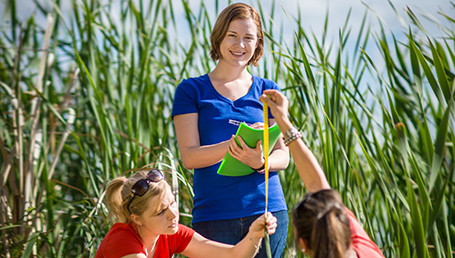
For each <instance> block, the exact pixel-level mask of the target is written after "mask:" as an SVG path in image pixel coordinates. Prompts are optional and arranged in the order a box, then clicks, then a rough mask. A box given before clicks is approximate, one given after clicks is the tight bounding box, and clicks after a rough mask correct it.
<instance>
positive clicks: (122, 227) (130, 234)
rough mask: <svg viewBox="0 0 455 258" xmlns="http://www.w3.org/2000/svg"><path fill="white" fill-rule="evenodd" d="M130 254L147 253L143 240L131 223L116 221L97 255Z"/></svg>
mask: <svg viewBox="0 0 455 258" xmlns="http://www.w3.org/2000/svg"><path fill="white" fill-rule="evenodd" d="M125 243H128V246H125ZM98 253H100V255H99V254H98ZM129 254H145V252H144V248H143V246H142V242H141V240H140V238H139V236H138V235H137V233H136V231H135V230H134V228H133V226H132V225H131V223H128V224H125V223H115V224H114V226H112V228H111V229H110V230H109V232H108V233H107V234H106V236H105V238H104V239H103V241H102V242H101V245H100V247H99V249H98V251H97V256H96V257H123V256H125V255H129Z"/></svg>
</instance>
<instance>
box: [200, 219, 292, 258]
mask: <svg viewBox="0 0 455 258" xmlns="http://www.w3.org/2000/svg"><path fill="white" fill-rule="evenodd" d="M272 214H273V216H275V217H276V218H277V220H278V221H277V228H276V231H275V234H273V235H271V236H270V250H271V251H272V257H273V258H281V256H282V254H283V251H284V248H285V246H286V238H287V235H288V224H289V218H288V214H287V211H278V212H272ZM259 216H260V215H254V216H250V217H245V218H239V219H230V220H215V221H203V222H198V223H194V224H193V229H194V230H196V232H198V233H199V234H201V235H202V236H204V237H206V238H208V239H211V240H214V241H217V242H221V243H225V244H231V245H235V244H237V243H238V242H240V240H242V239H243V238H244V237H245V236H246V234H247V233H248V230H249V228H250V225H251V223H253V221H255V220H256V219H257V218H258V217H259ZM251 244H253V243H251ZM255 257H256V258H266V257H267V253H266V251H265V243H264V240H263V241H262V246H261V248H260V249H259V253H258V254H257V255H256V256H255Z"/></svg>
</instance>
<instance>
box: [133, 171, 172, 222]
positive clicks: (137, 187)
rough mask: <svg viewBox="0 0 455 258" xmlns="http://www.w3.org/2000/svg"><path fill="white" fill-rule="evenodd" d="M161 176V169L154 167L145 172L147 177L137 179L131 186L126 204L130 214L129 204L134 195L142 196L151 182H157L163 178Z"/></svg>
mask: <svg viewBox="0 0 455 258" xmlns="http://www.w3.org/2000/svg"><path fill="white" fill-rule="evenodd" d="M163 178H164V176H163V173H161V171H159V170H158V169H156V168H154V169H152V170H150V171H149V172H148V173H147V177H146V178H145V179H141V180H139V181H137V182H136V183H135V184H134V185H133V187H131V196H130V200H129V201H128V205H127V206H126V208H127V210H128V212H129V213H130V214H132V213H131V211H130V204H131V202H132V201H133V199H134V197H136V195H137V196H143V195H144V194H145V193H146V192H147V191H148V190H149V188H150V183H151V182H154V183H157V182H159V181H161V180H163Z"/></svg>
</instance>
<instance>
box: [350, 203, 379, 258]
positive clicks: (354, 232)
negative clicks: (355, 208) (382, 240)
mask: <svg viewBox="0 0 455 258" xmlns="http://www.w3.org/2000/svg"><path fill="white" fill-rule="evenodd" d="M346 212H347V215H348V218H349V227H350V228H351V240H352V245H353V247H354V250H355V251H356V252H357V255H358V256H359V258H384V255H383V254H382V252H381V250H379V247H378V246H377V245H376V244H375V243H373V241H371V239H370V237H369V236H368V234H367V232H365V230H364V229H363V227H362V225H360V223H359V222H358V221H357V219H356V218H355V217H354V214H353V213H352V211H350V210H349V209H348V208H346Z"/></svg>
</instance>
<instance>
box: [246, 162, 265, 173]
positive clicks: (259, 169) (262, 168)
mask: <svg viewBox="0 0 455 258" xmlns="http://www.w3.org/2000/svg"><path fill="white" fill-rule="evenodd" d="M250 168H251V169H252V170H254V171H256V172H258V173H260V174H264V172H265V162H264V164H262V166H261V167H260V168H252V167H250Z"/></svg>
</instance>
